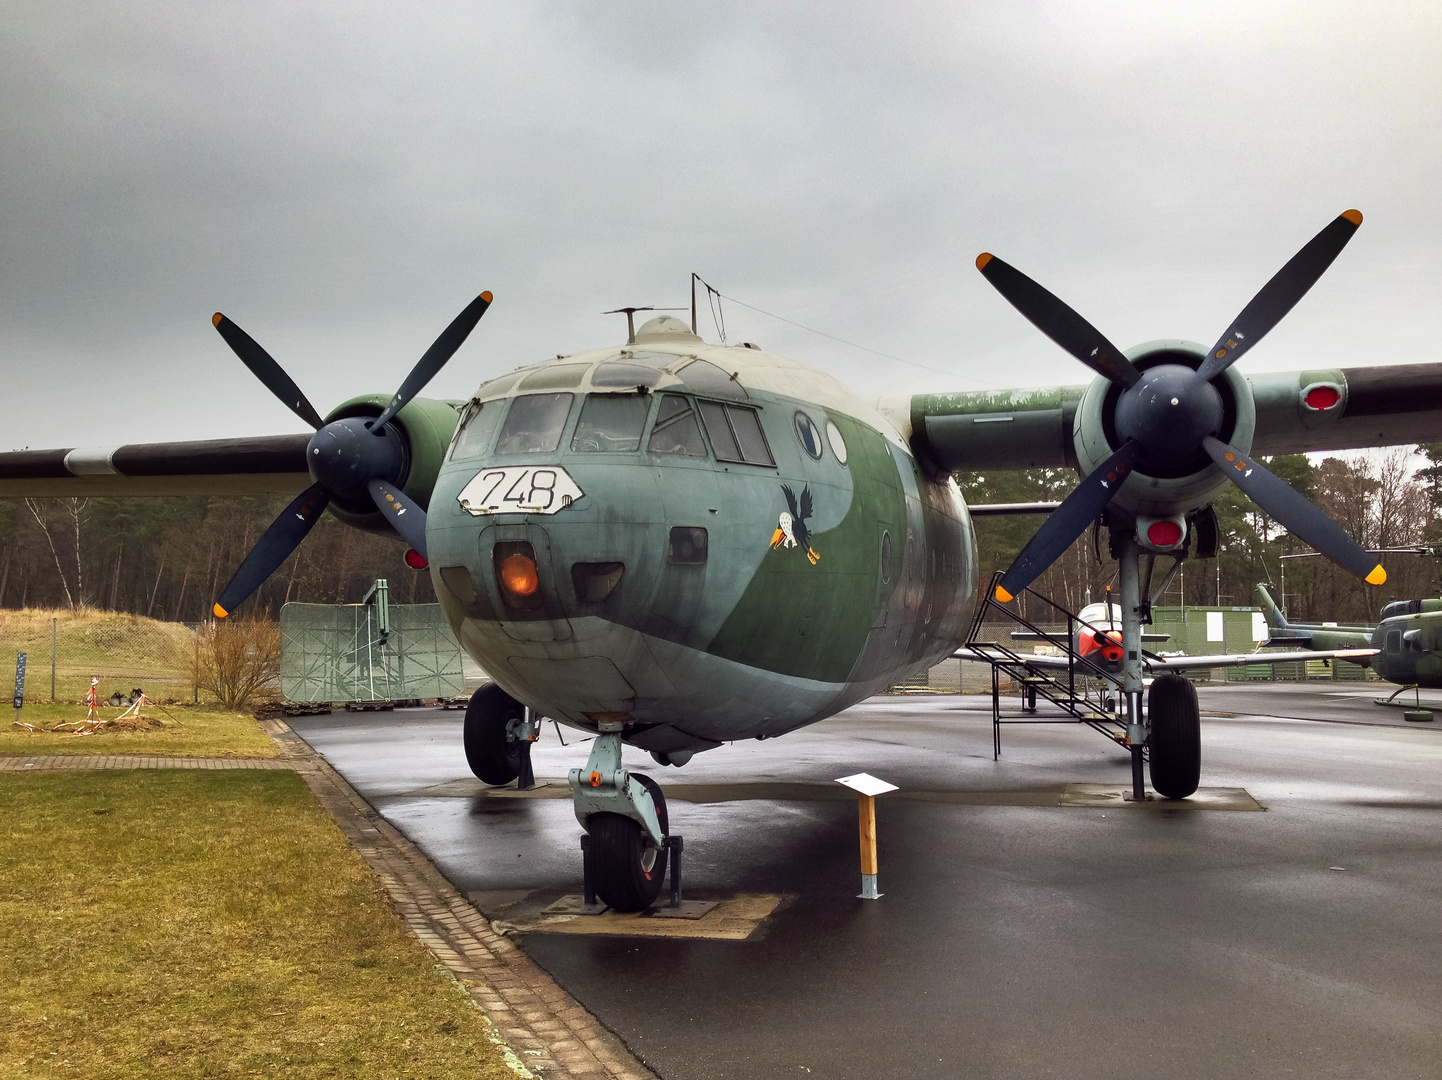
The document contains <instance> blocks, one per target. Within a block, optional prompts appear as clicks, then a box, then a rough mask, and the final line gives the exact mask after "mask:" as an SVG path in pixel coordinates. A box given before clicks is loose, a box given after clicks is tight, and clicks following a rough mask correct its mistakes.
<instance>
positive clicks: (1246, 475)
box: [1202, 435, 1387, 585]
mask: <svg viewBox="0 0 1442 1080" xmlns="http://www.w3.org/2000/svg"><path fill="white" fill-rule="evenodd" d="M1202 445H1203V446H1204V447H1205V448H1206V451H1207V453H1208V454H1209V455H1211V458H1212V460H1213V461H1215V462H1216V463H1217V467H1218V468H1220V469H1221V470H1222V472H1223V473H1225V474H1226V476H1227V479H1228V480H1230V481H1231V482H1232V483H1234V484H1236V485H1237V487H1239V488H1241V489H1242V490H1243V491H1244V492H1246V494H1247V497H1248V498H1250V499H1251V500H1252V501H1253V502H1254V503H1256V504H1257V505H1258V506H1260V507H1261V508H1262V509H1263V510H1265V511H1266V512H1267V513H1268V514H1269V515H1271V517H1272V519H1273V520H1275V521H1276V522H1277V523H1278V524H1280V525H1282V526H1284V527H1285V528H1286V529H1287V531H1288V532H1290V533H1292V534H1293V535H1295V536H1300V537H1301V538H1302V539H1303V540H1305V541H1307V543H1309V544H1311V545H1312V546H1313V547H1314V548H1316V549H1317V550H1318V551H1319V552H1321V553H1322V554H1323V555H1325V556H1327V558H1329V559H1331V560H1332V561H1333V562H1334V563H1336V564H1337V565H1338V566H1340V567H1341V568H1342V569H1344V570H1346V571H1348V572H1349V573H1352V574H1356V575H1357V576H1358V577H1359V578H1361V579H1362V580H1363V581H1365V582H1366V583H1367V584H1368V585H1381V584H1382V583H1383V582H1384V581H1386V580H1387V571H1386V570H1384V569H1382V564H1381V563H1379V562H1378V561H1377V560H1376V558H1375V557H1373V556H1372V555H1369V554H1368V553H1367V552H1366V551H1365V550H1364V549H1363V547H1362V545H1361V544H1359V543H1357V541H1355V540H1353V539H1352V538H1351V537H1350V536H1348V535H1347V533H1346V532H1345V531H1343V529H1342V526H1340V525H1338V524H1337V523H1336V522H1335V521H1333V520H1332V519H1331V518H1329V517H1328V516H1327V515H1326V514H1324V513H1323V512H1322V510H1321V508H1320V507H1318V506H1317V505H1316V504H1315V503H1313V502H1311V501H1310V500H1309V499H1308V498H1307V497H1306V496H1305V495H1302V494H1300V493H1299V492H1298V491H1297V490H1296V489H1295V488H1293V487H1292V485H1291V484H1289V483H1287V482H1286V481H1285V480H1283V479H1282V478H1281V477H1279V476H1276V475H1274V474H1273V473H1270V472H1268V471H1267V470H1266V469H1265V468H1263V467H1262V466H1261V465H1260V464H1259V463H1258V462H1257V460H1256V459H1255V458H1250V457H1248V456H1247V455H1245V454H1243V453H1242V452H1241V451H1240V450H1238V449H1237V448H1236V447H1234V446H1229V445H1227V444H1226V443H1224V442H1222V440H1220V439H1218V438H1216V437H1214V436H1212V435H1208V436H1207V437H1206V438H1204V439H1203V440H1202Z"/></svg>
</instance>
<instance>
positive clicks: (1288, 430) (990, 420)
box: [881, 363, 1442, 513]
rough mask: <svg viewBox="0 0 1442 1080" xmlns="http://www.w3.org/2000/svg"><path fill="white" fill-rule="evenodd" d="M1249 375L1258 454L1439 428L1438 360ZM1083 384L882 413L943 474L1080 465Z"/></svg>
mask: <svg viewBox="0 0 1442 1080" xmlns="http://www.w3.org/2000/svg"><path fill="white" fill-rule="evenodd" d="M1244 377H1245V378H1246V380H1247V382H1248V383H1249V384H1250V385H1251V388H1252V396H1253V399H1254V402H1255V404H1256V410H1257V427H1256V436H1255V437H1254V438H1253V440H1252V453H1254V454H1259V455H1265V454H1295V453H1304V452H1309V451H1313V450H1359V449H1365V448H1367V447H1372V446H1393V445H1396V444H1398V443H1407V442H1428V441H1430V440H1432V439H1434V438H1435V437H1436V433H1437V431H1438V430H1442V363H1436V364H1395V365H1391V366H1387V367H1365V368H1316V369H1309V370H1306V371H1292V372H1276V373H1258V374H1246V375H1245V376H1244ZM1319 384H1325V385H1326V386H1329V387H1332V388H1334V389H1335V391H1336V392H1337V393H1338V394H1339V395H1340V396H1339V397H1338V398H1337V400H1336V402H1335V404H1333V405H1329V406H1328V407H1326V408H1325V409H1312V408H1309V407H1307V406H1306V405H1305V404H1304V403H1303V399H1304V396H1305V394H1306V392H1307V390H1308V389H1309V388H1311V387H1315V386H1317V385H1319ZM1085 390H1086V387H1085V386H1060V387H1038V388H1036V389H1026V390H972V391H965V392H960V393H953V394H918V395H916V396H915V397H913V398H909V399H884V400H883V402H882V403H881V404H882V410H883V412H886V413H888V414H890V415H892V416H893V417H894V418H895V419H896V420H897V421H898V422H901V423H904V424H905V425H906V427H905V429H906V430H909V431H910V432H911V433H912V437H913V440H915V441H918V442H920V443H921V444H922V445H923V446H924V447H925V449H926V451H927V453H928V455H929V456H930V458H931V459H932V460H934V461H935V462H936V464H937V465H938V466H939V467H940V468H941V469H943V470H945V471H947V472H955V471H957V470H963V469H964V470H976V469H1031V468H1040V467H1053V468H1055V467H1063V466H1071V467H1073V468H1075V467H1076V449H1075V443H1074V423H1075V421H1076V415H1077V407H1078V406H1079V405H1080V403H1081V399H1082V394H1083V393H1084V392H1085ZM973 512H975V511H973ZM986 512H988V511H987V510H983V513H986ZM989 512H991V513H1042V512H1045V511H1043V510H1042V509H1041V507H1040V505H1038V504H1004V505H999V506H997V507H995V508H992V509H990V510H989Z"/></svg>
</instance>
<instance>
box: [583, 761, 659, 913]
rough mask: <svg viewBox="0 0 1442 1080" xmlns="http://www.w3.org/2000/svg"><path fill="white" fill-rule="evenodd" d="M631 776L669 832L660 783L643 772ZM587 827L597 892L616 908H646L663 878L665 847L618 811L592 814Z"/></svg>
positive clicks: (625, 909)
mask: <svg viewBox="0 0 1442 1080" xmlns="http://www.w3.org/2000/svg"><path fill="white" fill-rule="evenodd" d="M631 775H632V776H634V777H635V778H636V779H637V780H638V781H640V783H641V785H642V786H643V787H644V788H645V789H646V790H647V791H649V792H650V793H651V798H652V799H653V800H654V801H655V803H656V818H657V820H658V821H659V822H660V823H661V832H662V834H663V835H665V834H667V833H669V831H670V822H669V820H668V818H667V814H666V797H665V796H664V795H662V794H661V788H660V785H658V784H657V783H656V781H654V780H652V779H651V778H650V777H649V776H647V775H646V774H645V773H632V774H631ZM586 830H587V832H589V833H590V836H591V870H592V873H593V874H594V875H595V886H596V895H597V896H598V897H600V899H601V901H602V902H603V903H605V904H606V905H607V906H608V907H611V908H614V909H615V910H617V911H645V910H646V909H647V908H648V907H650V906H651V905H652V903H654V902H655V900H656V897H657V896H658V895H660V892H661V885H662V884H663V883H664V882H665V880H666V856H667V854H668V852H667V850H666V848H664V847H660V848H658V847H656V846H654V845H653V844H652V843H651V842H650V838H649V837H647V836H646V833H645V831H644V830H643V829H642V828H641V826H640V825H639V824H638V823H637V822H635V821H633V820H632V819H630V818H628V817H623V816H622V815H620V814H592V815H591V816H590V817H589V818H588V819H587V820H586Z"/></svg>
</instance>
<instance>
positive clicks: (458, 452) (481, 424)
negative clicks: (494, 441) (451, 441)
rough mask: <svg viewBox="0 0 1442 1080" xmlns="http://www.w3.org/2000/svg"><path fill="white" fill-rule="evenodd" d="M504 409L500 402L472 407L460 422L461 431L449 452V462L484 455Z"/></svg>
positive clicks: (490, 402)
mask: <svg viewBox="0 0 1442 1080" xmlns="http://www.w3.org/2000/svg"><path fill="white" fill-rule="evenodd" d="M505 407H506V403H505V401H502V400H498V401H487V402H484V403H481V404H476V405H472V406H471V407H470V409H469V410H468V413H469V415H468V416H467V417H466V419H464V420H462V421H461V431H460V434H459V435H457V436H456V443H455V446H454V447H453V448H452V450H451V460H452V461H464V460H466V459H467V458H473V457H480V456H481V455H482V454H484V453H485V452H486V450H487V448H488V447H489V446H490V445H491V436H492V435H494V434H495V433H496V423H497V421H499V420H500V418H501V413H502V412H503V411H504V410H505Z"/></svg>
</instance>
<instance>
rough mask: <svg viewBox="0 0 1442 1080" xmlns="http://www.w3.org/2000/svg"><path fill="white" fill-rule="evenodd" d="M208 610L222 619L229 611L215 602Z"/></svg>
mask: <svg viewBox="0 0 1442 1080" xmlns="http://www.w3.org/2000/svg"><path fill="white" fill-rule="evenodd" d="M210 610H211V611H213V612H215V617H216V618H217V619H223V618H225V617H226V616H227V615H229V614H230V612H228V611H226V610H225V608H223V607H221V606H220V605H219V604H216V605H215V607H213V608H211V609H210Z"/></svg>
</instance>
